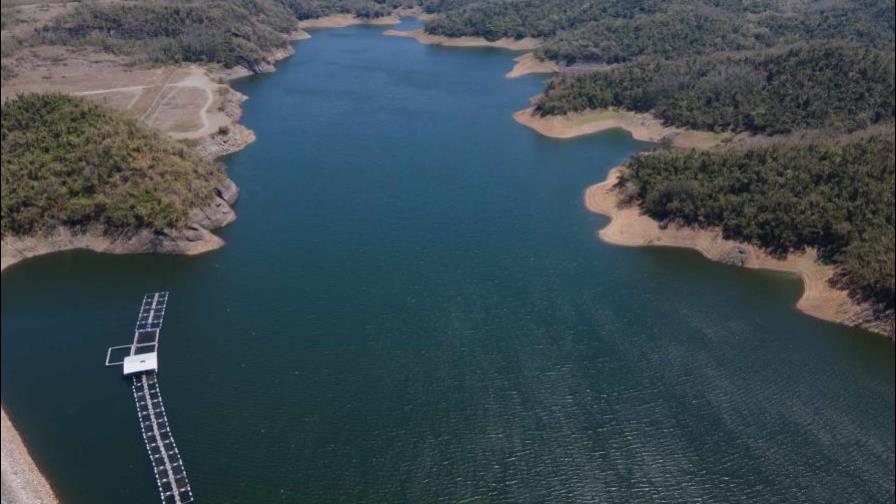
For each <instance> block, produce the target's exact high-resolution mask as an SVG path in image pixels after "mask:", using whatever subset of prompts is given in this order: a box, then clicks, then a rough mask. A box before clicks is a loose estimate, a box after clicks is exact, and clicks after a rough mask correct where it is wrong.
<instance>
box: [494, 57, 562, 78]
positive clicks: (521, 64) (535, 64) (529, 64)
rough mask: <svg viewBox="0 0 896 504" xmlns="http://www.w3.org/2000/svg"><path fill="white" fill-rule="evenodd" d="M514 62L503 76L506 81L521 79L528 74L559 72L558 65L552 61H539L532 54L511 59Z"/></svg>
mask: <svg viewBox="0 0 896 504" xmlns="http://www.w3.org/2000/svg"><path fill="white" fill-rule="evenodd" d="M513 61H515V62H516V64H515V65H513V68H512V69H510V71H509V72H507V74H505V75H504V76H505V77H507V78H508V79H513V78H515V77H521V76H523V75H529V74H552V73H557V72H559V71H560V65H558V64H557V63H555V62H553V61H548V60H540V59H538V58H536V57H535V54H534V53H526V54H523V55H522V56H517V57H516V58H513Z"/></svg>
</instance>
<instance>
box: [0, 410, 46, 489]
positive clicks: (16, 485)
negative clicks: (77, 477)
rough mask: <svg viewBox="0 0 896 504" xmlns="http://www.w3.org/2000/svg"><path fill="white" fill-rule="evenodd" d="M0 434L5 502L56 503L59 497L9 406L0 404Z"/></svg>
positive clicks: (0, 464)
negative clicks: (9, 413)
mask: <svg viewBox="0 0 896 504" xmlns="http://www.w3.org/2000/svg"><path fill="white" fill-rule="evenodd" d="M0 416H2V418H0V436H2V438H0V439H2V443H3V444H2V446H3V454H2V459H3V460H2V463H0V466H2V478H0V480H2V484H0V485H2V489H0V495H2V499H3V503H4V504H6V503H9V504H56V503H58V502H59V498H58V497H56V494H55V493H54V492H53V489H52V488H50V484H49V483H48V482H47V479H46V478H44V476H43V474H41V472H40V470H38V468H37V466H36V465H35V464H34V460H33V459H32V458H31V454H30V453H28V447H26V446H25V443H24V442H23V441H22V437H21V436H19V432H18V431H17V430H16V428H15V426H14V425H13V424H12V422H11V421H10V420H9V417H8V416H7V415H6V408H5V407H4V408H0Z"/></svg>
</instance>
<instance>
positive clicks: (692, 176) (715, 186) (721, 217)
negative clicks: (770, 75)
mask: <svg viewBox="0 0 896 504" xmlns="http://www.w3.org/2000/svg"><path fill="white" fill-rule="evenodd" d="M894 133H896V132H894V129H893V127H892V126H889V127H884V128H881V129H880V131H875V132H873V133H872V134H868V135H858V136H856V137H855V138H847V139H846V140H845V141H833V142H821V143H818V142H809V143H800V142H797V143H794V142H789V141H785V142H781V143H776V144H773V145H769V146H763V147H759V148H754V149H728V150H723V151H711V152H708V151H696V150H690V151H684V150H677V149H662V150H659V151H656V152H650V153H645V154H640V155H638V156H635V157H634V158H633V159H632V160H631V162H630V163H629V165H628V167H627V168H626V169H625V170H624V171H623V174H622V177H621V178H620V187H621V188H622V191H623V193H624V194H626V195H628V196H629V197H632V198H635V199H637V200H638V201H639V202H640V204H641V207H642V208H643V209H644V211H645V212H646V213H647V214H648V215H650V216H651V217H653V218H655V219H657V220H659V221H660V222H663V223H668V222H670V221H672V222H678V223H682V224H687V225H693V226H698V227H716V228H720V229H721V230H722V232H723V233H724V235H725V237H726V238H729V239H735V240H741V241H747V242H752V243H756V244H758V245H760V246H763V247H765V248H766V249H768V250H770V251H772V252H774V253H781V254H786V253H788V252H790V251H792V250H802V249H804V248H806V247H815V248H817V249H818V251H819V256H820V257H821V258H822V259H824V260H826V261H829V262H830V263H832V264H835V265H837V266H838V267H839V268H840V270H839V273H840V278H839V281H840V284H841V285H842V286H843V287H845V288H848V289H850V290H851V291H852V293H853V295H854V296H855V297H856V298H858V299H860V300H863V301H870V302H872V303H873V304H874V305H875V306H876V308H877V309H878V310H879V311H880V312H882V313H885V312H890V313H892V310H893V308H894V279H896V274H894V255H896V252H894V246H896V235H894V227H893V222H894V205H893V195H894V191H896V157H894V152H896V151H894Z"/></svg>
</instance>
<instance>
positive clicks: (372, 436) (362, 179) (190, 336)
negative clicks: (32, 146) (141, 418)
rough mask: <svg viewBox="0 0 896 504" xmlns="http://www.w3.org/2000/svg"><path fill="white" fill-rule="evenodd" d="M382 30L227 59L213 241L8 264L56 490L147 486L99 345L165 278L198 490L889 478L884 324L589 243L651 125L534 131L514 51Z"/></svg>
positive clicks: (326, 492) (414, 495) (717, 484)
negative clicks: (230, 206) (238, 69)
mask: <svg viewBox="0 0 896 504" xmlns="http://www.w3.org/2000/svg"><path fill="white" fill-rule="evenodd" d="M380 33H381V29H379V28H348V29H343V30H332V31H318V32H315V33H314V38H313V39H311V40H310V41H307V42H304V43H302V44H301V45H299V46H298V47H297V54H296V56H295V57H293V58H291V59H289V60H286V61H284V62H283V63H282V64H280V66H279V71H278V72H277V73H275V74H272V75H267V76H262V77H253V78H251V79H247V80H244V81H242V82H240V83H239V84H238V85H237V87H238V88H239V89H240V90H241V91H243V92H244V93H246V94H247V95H249V96H250V97H251V99H250V100H249V101H248V102H247V103H246V104H245V117H244V119H245V121H244V122H245V123H246V124H247V125H248V126H249V127H250V128H252V129H254V130H255V131H256V133H257V134H258V141H257V142H256V143H255V144H253V145H252V146H250V147H249V148H247V149H246V150H244V151H242V152H240V153H238V154H236V155H234V156H232V157H230V158H228V159H227V160H226V164H227V165H228V167H229V170H230V174H231V176H232V177H233V178H234V179H235V180H236V182H237V183H238V184H239V185H240V187H241V189H242V199H241V200H240V202H239V204H238V205H237V212H238V214H239V220H238V221H237V222H236V223H235V224H234V225H232V226H230V227H229V228H228V229H226V230H224V231H223V232H222V236H223V237H224V238H225V239H226V240H227V242H228V245H227V246H226V247H225V248H224V249H222V250H220V251H217V252H214V253H212V254H208V255H205V256H202V257H196V258H186V257H162V256H128V257H114V256H102V255H97V254H92V253H86V252H73V253H63V254H56V255H52V256H47V257H41V258H37V259H34V260H30V261H26V262H25V263H23V264H21V265H18V266H15V267H13V268H11V269H10V270H8V271H7V272H5V273H4V274H3V276H2V289H3V298H2V335H3V336H2V394H3V402H4V405H5V406H6V408H7V410H8V413H9V414H10V416H11V417H12V419H13V421H14V422H16V423H17V425H18V426H19V430H20V432H21V434H22V435H23V437H24V438H25V439H26V442H27V443H28V445H29V446H30V448H31V450H32V451H33V452H34V455H35V458H36V460H37V462H38V463H39V465H40V466H41V468H42V469H43V470H44V472H45V473H46V474H47V476H48V477H49V479H50V480H51V481H52V483H53V484H54V486H55V487H56V489H57V491H58V493H59V495H60V497H61V498H62V500H63V501H64V502H66V503H74V504H79V503H107V502H108V503H123V502H128V503H135V504H155V503H157V502H158V499H159V497H158V494H157V490H156V488H155V483H154V481H153V479H152V474H151V470H150V467H149V461H148V458H147V455H146V453H145V451H144V447H143V445H142V440H141V439H140V437H139V433H138V429H137V421H136V414H135V411H134V405H133V403H132V398H131V392H130V390H129V388H128V385H127V383H126V382H125V381H123V380H122V379H121V378H119V376H118V373H117V371H115V370H110V369H106V368H103V367H102V365H101V364H102V359H103V357H104V352H105V349H106V347H107V346H109V345H113V344H122V343H126V342H128V341H129V340H130V337H131V335H130V331H131V328H132V326H133V323H134V318H135V316H136V313H137V309H138V304H139V302H140V299H141V296H142V294H143V292H144V291H150V290H161V289H166V290H170V291H171V293H172V294H171V296H172V297H171V301H170V303H169V311H168V315H167V317H166V321H165V327H164V328H163V331H162V340H161V347H160V352H161V353H160V382H161V387H162V390H163V395H164V396H165V402H166V406H167V410H168V416H169V419H170V420H171V423H172V426H173V429H174V433H175V437H176V439H177V442H178V446H179V448H180V451H181V453H182V454H183V457H184V460H185V462H186V467H187V469H188V472H189V475H190V479H191V482H192V486H193V489H194V493H195V494H196V495H197V497H198V498H199V501H200V502H204V503H230V502H234V503H236V502H239V503H271V502H288V503H293V502H295V503H303V502H380V503H392V502H433V501H444V502H685V501H690V502H713V503H716V502H813V503H814V502H832V503H851V502H892V500H893V495H894V479H893V478H894V477H893V472H894V350H893V345H892V344H891V343H889V342H887V341H886V340H884V339H883V338H880V337H877V336H873V335H870V334H867V333H863V332H861V331H855V330H849V329H845V328H842V327H838V326H834V325H831V324H826V323H823V322H820V321H817V320H814V319H811V318H808V317H805V316H802V315H800V314H799V313H797V312H796V311H795V310H794V308H793V304H794V302H795V301H796V299H797V297H798V296H799V293H800V284H799V282H798V281H797V280H796V279H794V278H791V277H787V276H782V275H777V274H770V273H763V272H755V271H744V270H739V269H735V268H728V267H724V266H721V265H718V264H714V263H710V262H707V261H705V260H703V259H701V258H700V257H699V256H698V255H697V254H695V253H691V252H687V251H676V250H653V249H627V248H618V247H613V246H608V245H605V244H602V243H600V242H599V241H597V240H596V239H595V235H594V233H595V231H596V230H597V229H599V228H600V227H601V226H602V225H603V224H604V223H605V222H606V221H605V219H603V218H602V217H600V216H596V215H592V214H589V213H588V212H587V211H586V210H585V209H584V208H583V206H582V203H581V195H582V191H583V190H584V188H585V187H586V186H587V185H589V184H591V183H593V182H595V181H598V180H602V179H603V178H604V176H605V175H606V172H607V170H608V169H609V168H610V167H612V166H614V165H616V164H618V163H619V162H621V161H622V160H623V159H625V158H626V157H627V156H629V155H630V154H631V153H633V152H635V151H636V150H638V149H640V148H643V147H645V145H644V144H640V143H637V142H635V141H633V140H631V139H630V137H629V136H628V135H626V134H624V133H621V132H618V133H617V132H611V133H607V134H603V135H598V136H592V137H588V138H583V139H579V140H575V141H568V142H560V141H554V140H548V139H545V138H541V137H539V136H537V135H535V134H534V133H532V132H531V131H529V130H528V129H526V128H524V127H521V126H519V125H517V124H515V123H514V122H513V121H512V120H511V118H510V114H511V113H512V112H513V111H514V110H517V109H519V108H522V107H523V106H525V105H526V100H527V98H528V97H529V96H531V95H534V94H536V93H538V92H539V91H540V89H541V87H542V85H541V82H540V79H539V78H534V77H531V78H523V79H518V80H507V79H504V78H503V73H504V72H506V71H507V70H508V69H509V68H510V66H511V64H512V62H511V58H512V56H513V55H512V54H510V53H505V52H499V51H477V50H459V49H445V48H434V47H426V46H422V45H419V44H417V43H415V42H414V41H411V40H405V39H394V38H388V37H382V36H381V35H380Z"/></svg>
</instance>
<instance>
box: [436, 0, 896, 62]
mask: <svg viewBox="0 0 896 504" xmlns="http://www.w3.org/2000/svg"><path fill="white" fill-rule="evenodd" d="M425 6H426V9H427V10H429V11H431V12H439V13H440V15H439V16H438V17H437V18H436V19H434V20H433V21H431V22H429V23H428V24H427V27H426V30H427V31H428V32H430V33H433V34H437V35H447V36H455V37H457V36H467V35H470V36H481V37H485V38H486V39H489V40H495V39H498V38H501V37H511V38H522V37H540V38H543V39H545V44H544V46H543V47H542V49H541V50H540V51H539V55H540V56H541V57H543V58H547V59H552V60H555V61H558V62H564V63H574V62H581V61H585V62H599V63H619V62H625V61H631V60H634V59H636V58H638V57H641V56H658V57H663V58H672V57H680V56H686V55H695V54H705V53H709V52H712V51H719V50H728V51H730V50H741V49H762V48H767V47H772V46H775V45H781V44H792V43H795V42H801V41H802V42H807V41H814V40H831V39H836V40H846V41H853V42H857V43H861V44H865V45H872V46H875V47H878V48H882V49H887V48H889V49H890V50H892V46H893V42H894V35H893V23H894V21H893V18H894V12H896V9H894V2H893V0H883V1H877V0H846V1H843V2H825V1H773V0H755V1H749V2H743V1H740V0H703V1H700V0H602V1H596V2H595V1H588V0H555V1H551V2H543V1H540V0H442V1H434V2H429V3H426V4H425Z"/></svg>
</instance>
